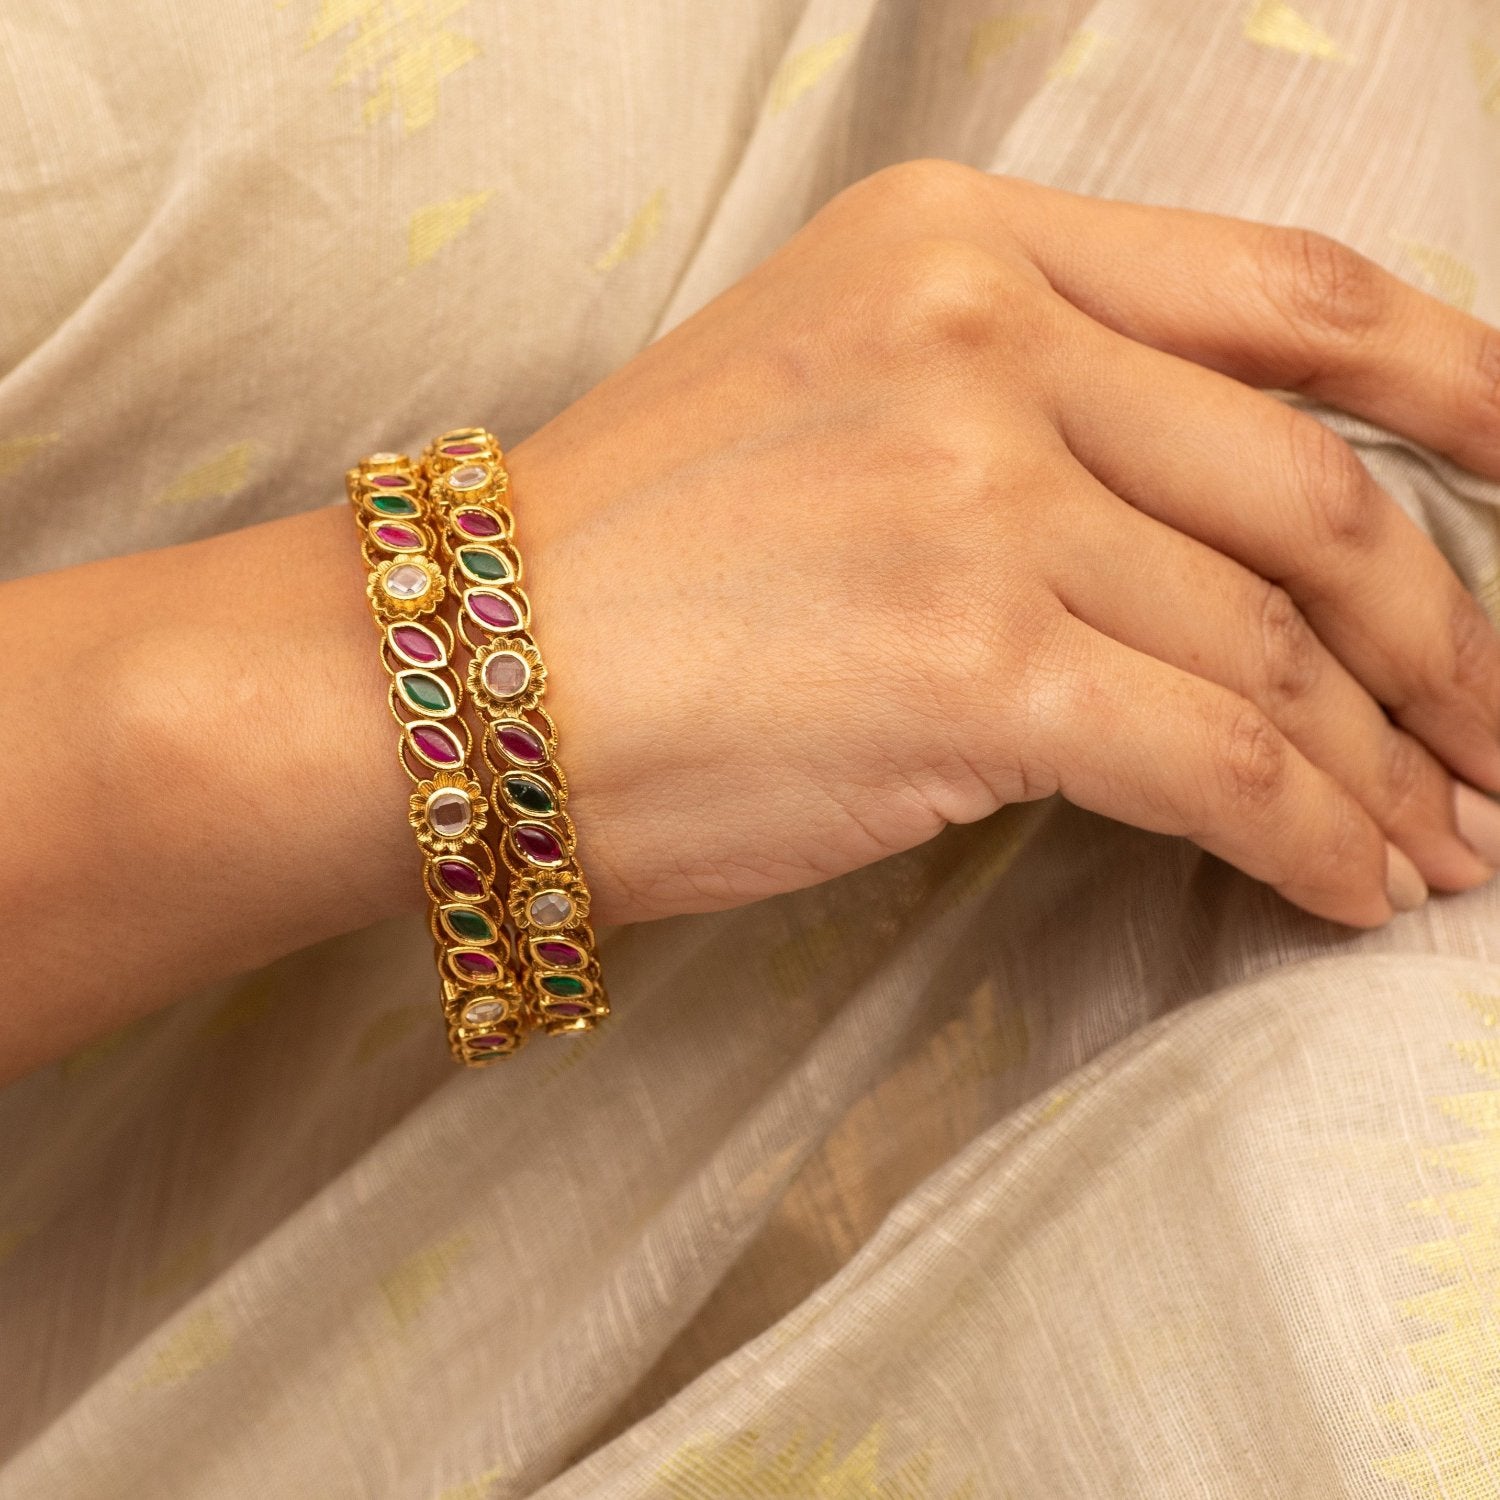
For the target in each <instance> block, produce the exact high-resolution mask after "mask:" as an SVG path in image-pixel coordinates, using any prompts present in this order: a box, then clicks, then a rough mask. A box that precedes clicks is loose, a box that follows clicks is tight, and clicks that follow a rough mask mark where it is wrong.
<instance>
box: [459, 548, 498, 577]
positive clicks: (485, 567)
mask: <svg viewBox="0 0 1500 1500" xmlns="http://www.w3.org/2000/svg"><path fill="white" fill-rule="evenodd" d="M458 565H459V567H460V568H462V569H463V571H464V572H465V573H466V574H468V576H469V577H470V578H477V579H479V580H480V581H481V582H483V583H501V582H503V581H504V580H505V579H507V578H509V577H510V564H509V563H508V562H506V560H505V559H504V558H503V557H501V556H500V554H499V553H498V552H495V551H492V550H491V549H490V548H489V547H460V548H459V549H458Z"/></svg>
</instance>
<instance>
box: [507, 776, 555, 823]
mask: <svg viewBox="0 0 1500 1500" xmlns="http://www.w3.org/2000/svg"><path fill="white" fill-rule="evenodd" d="M500 788H501V790H502V791H503V792H504V793H505V798H506V801H508V802H509V803H510V804H511V806H512V807H518V808H520V809H521V811H522V812H529V813H538V814H540V815H541V816H542V817H544V818H550V817H551V816H552V814H553V813H555V812H556V811H557V802H556V800H555V799H554V797H553V795H552V790H551V788H550V787H548V786H547V785H546V784H545V783H543V782H541V781H538V780H537V779H536V778H535V777H532V776H516V775H512V776H507V777H505V778H504V779H503V780H502V781H501V783H500Z"/></svg>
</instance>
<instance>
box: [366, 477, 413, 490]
mask: <svg viewBox="0 0 1500 1500" xmlns="http://www.w3.org/2000/svg"><path fill="white" fill-rule="evenodd" d="M370 483H371V484H373V485H377V486H378V487H379V488H380V489H383V490H409V489H410V488H411V480H410V479H408V478H407V477H406V475H405V474H377V475H376V476H375V477H374V478H373V479H372V480H371V481H370Z"/></svg>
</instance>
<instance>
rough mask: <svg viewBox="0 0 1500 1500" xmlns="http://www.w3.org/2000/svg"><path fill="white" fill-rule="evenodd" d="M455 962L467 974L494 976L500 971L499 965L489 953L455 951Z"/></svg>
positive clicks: (455, 965) (456, 966)
mask: <svg viewBox="0 0 1500 1500" xmlns="http://www.w3.org/2000/svg"><path fill="white" fill-rule="evenodd" d="M453 964H454V967H455V968H458V969H462V970H463V972H464V973H465V974H474V975H483V976H485V977H486V978H493V977H494V976H495V975H496V974H497V973H498V972H499V967H498V965H497V964H496V963H495V960H494V959H493V958H491V957H490V956H489V954H488V953H455V954H454V955H453Z"/></svg>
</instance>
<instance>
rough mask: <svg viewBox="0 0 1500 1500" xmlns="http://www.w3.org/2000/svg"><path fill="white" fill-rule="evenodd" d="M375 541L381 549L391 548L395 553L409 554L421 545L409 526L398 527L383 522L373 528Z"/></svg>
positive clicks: (392, 523)
mask: <svg viewBox="0 0 1500 1500" xmlns="http://www.w3.org/2000/svg"><path fill="white" fill-rule="evenodd" d="M375 540H376V541H377V542H379V543H380V545H381V546H382V547H393V548H395V550H396V551H397V552H410V551H411V550H412V549H413V548H414V547H420V546H421V545H422V538H421V536H420V535H419V534H418V533H417V532H415V531H413V530H412V529H411V527H410V526H398V525H396V523H395V522H394V521H383V522H382V523H381V524H380V525H379V526H377V527H376V528H375Z"/></svg>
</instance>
